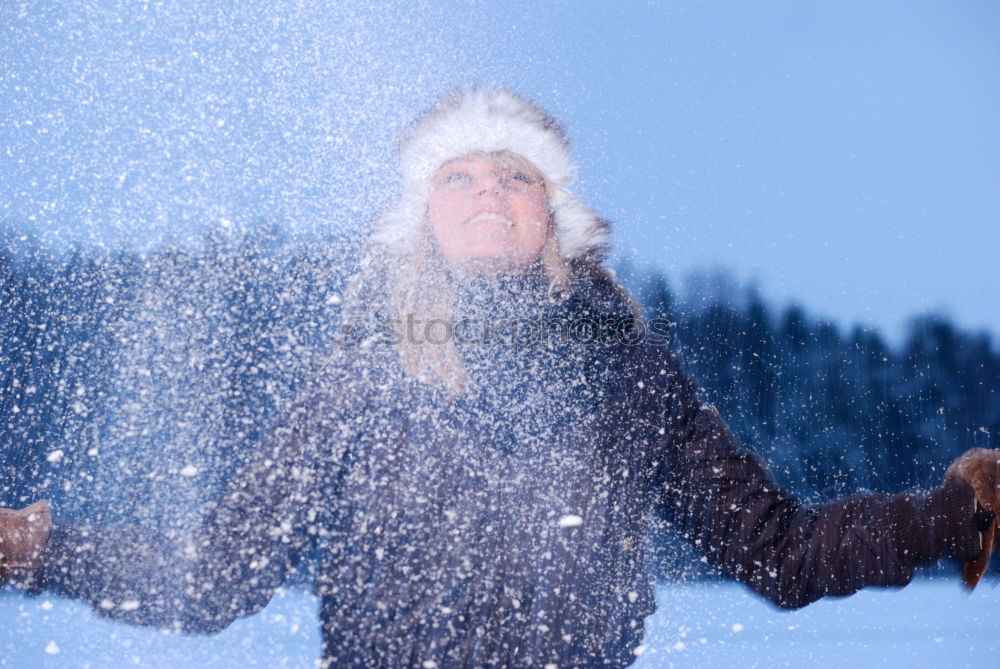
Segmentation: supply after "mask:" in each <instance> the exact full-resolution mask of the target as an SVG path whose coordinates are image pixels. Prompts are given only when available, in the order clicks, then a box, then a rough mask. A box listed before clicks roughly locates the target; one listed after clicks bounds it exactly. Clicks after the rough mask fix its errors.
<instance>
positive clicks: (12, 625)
mask: <svg viewBox="0 0 1000 669" xmlns="http://www.w3.org/2000/svg"><path fill="white" fill-rule="evenodd" d="M657 601H658V603H659V610H658V611H657V613H656V615H655V616H653V617H652V618H651V619H650V620H649V621H647V628H646V629H647V644H646V649H645V652H644V653H643V654H642V655H641V656H640V658H639V661H638V662H637V663H636V665H635V666H636V667H639V668H641V669H652V668H654V667H713V668H714V667H750V666H761V667H774V666H780V667H802V666H810V667H838V668H840V667H844V666H846V667H850V668H851V669H855V668H860V667H966V666H968V667H976V668H977V669H978V668H982V667H995V666H998V664H1000V590H997V589H996V587H995V586H994V585H993V584H991V583H987V584H985V585H982V586H980V588H979V589H978V590H977V591H976V592H975V593H973V594H972V595H966V594H965V593H963V592H962V590H961V588H960V586H959V585H958V582H957V579H955V580H947V581H945V580H937V581H927V580H923V581H918V582H917V583H915V584H913V585H911V586H910V587H908V588H905V589H903V590H888V591H887V590H879V589H869V590H867V591H863V592H861V593H859V594H857V595H855V596H853V597H849V598H844V599H830V600H826V601H821V602H818V603H816V604H813V605H812V606H809V607H806V608H805V609H802V610H800V611H794V612H789V611H781V610H778V609H776V608H774V607H772V606H771V605H769V604H766V603H764V602H763V601H762V600H760V599H759V598H757V597H756V596H754V595H752V594H750V593H749V592H748V591H747V590H746V589H744V588H743V587H742V586H739V585H735V584H732V583H696V584H691V585H665V586H662V587H661V588H659V590H658V591H657ZM317 610H318V606H317V601H316V599H315V597H313V596H312V595H311V594H309V593H308V592H306V591H304V590H301V589H291V590H285V591H281V592H279V594H278V595H277V596H276V597H275V599H274V600H272V602H271V603H270V604H269V605H268V607H267V608H266V609H264V610H263V611H262V612H260V613H258V614H257V615H255V616H251V617H250V618H246V619H243V620H239V621H237V622H235V623H234V624H233V625H232V626H230V627H229V628H228V629H226V630H225V631H224V632H222V633H221V634H219V635H217V636H214V637H193V636H179V635H176V634H169V633H165V632H160V631H156V630H149V629H143V628H136V627H131V626H127V625H121V624H117V623H112V622H108V621H106V620H104V619H102V618H100V617H99V616H97V615H96V614H94V613H92V612H91V611H90V609H89V608H88V607H86V606H85V605H83V604H80V603H78V602H68V601H63V600H59V599H56V598H51V597H46V596H44V595H43V596H41V597H35V598H28V597H24V596H21V595H19V594H16V593H12V592H5V593H4V594H3V595H0V621H2V622H0V666H3V667H18V668H21V667H24V668H31V669H35V668H44V667H94V668H104V667H123V666H139V667H171V668H172V667H177V666H187V667H206V668H207V667H212V668H213V669H214V668H219V667H268V668H270V667H310V666H312V665H313V663H314V661H315V659H316V658H317V657H318V655H319V647H320V639H319V629H318V624H317V619H316V616H317Z"/></svg>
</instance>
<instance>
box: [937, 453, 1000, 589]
mask: <svg viewBox="0 0 1000 669" xmlns="http://www.w3.org/2000/svg"><path fill="white" fill-rule="evenodd" d="M953 477H958V478H961V479H964V480H965V481H966V482H967V483H968V484H969V485H971V486H972V489H973V490H974V491H975V493H976V509H975V522H976V525H977V526H978V528H979V537H980V540H981V543H982V547H983V550H982V552H981V553H980V554H979V557H977V558H976V559H975V560H973V561H972V562H966V563H965V566H964V567H963V569H962V580H963V581H964V582H965V585H966V586H967V587H968V588H969V589H970V590H971V589H973V588H975V587H976V584H977V583H979V579H981V578H982V577H983V574H985V573H986V569H987V568H988V567H989V566H990V556H992V555H993V549H994V548H996V545H997V542H998V540H1000V536H998V533H1000V529H998V527H997V514H998V513H1000V450H988V449H985V448H973V449H970V450H968V451H966V452H965V453H963V454H962V455H960V456H959V457H958V459H957V460H955V461H954V462H953V463H951V466H950V467H948V471H947V473H946V474H945V479H950V478H953Z"/></svg>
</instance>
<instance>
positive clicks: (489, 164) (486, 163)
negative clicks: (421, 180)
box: [438, 151, 541, 177]
mask: <svg viewBox="0 0 1000 669" xmlns="http://www.w3.org/2000/svg"><path fill="white" fill-rule="evenodd" d="M455 167H463V168H476V167H478V168H483V169H503V170H519V171H522V172H528V173H530V174H532V175H533V176H537V177H541V173H540V172H539V171H538V170H537V169H536V168H535V166H534V165H532V164H531V163H530V162H528V161H527V160H526V159H525V158H523V157H521V156H519V155H518V154H516V153H511V152H510V151H494V152H492V153H469V154H466V155H464V156H461V157H459V158H455V159H453V160H449V161H448V162H446V163H444V164H443V165H441V167H440V168H439V169H438V172H442V171H444V170H446V169H449V168H451V169H454V168H455Z"/></svg>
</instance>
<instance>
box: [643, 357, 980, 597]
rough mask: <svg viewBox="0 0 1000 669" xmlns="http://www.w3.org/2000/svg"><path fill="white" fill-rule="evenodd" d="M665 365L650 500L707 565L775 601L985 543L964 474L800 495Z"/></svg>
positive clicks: (871, 580) (891, 575) (902, 573)
mask: <svg viewBox="0 0 1000 669" xmlns="http://www.w3.org/2000/svg"><path fill="white" fill-rule="evenodd" d="M661 367H662V365H661ZM664 373H665V375H666V376H667V377H668V379H667V383H666V386H665V388H664V391H663V396H664V398H665V399H664V401H663V402H661V404H660V406H661V409H662V412H663V413H662V414H661V415H660V417H659V420H660V421H661V422H660V424H661V430H660V431H661V433H662V435H663V436H662V437H661V442H660V449H658V453H657V458H658V460H659V461H658V462H657V464H656V465H655V466H656V469H655V472H654V487H653V494H654V497H653V499H654V505H656V506H657V508H658V510H659V511H660V513H661V514H662V515H663V516H664V517H665V518H666V519H667V520H668V521H669V522H671V524H673V525H674V526H675V527H676V528H677V529H678V530H679V531H680V532H681V534H682V535H683V536H684V537H685V538H686V539H688V540H689V541H691V542H692V543H694V544H695V545H696V547H698V548H699V549H700V550H702V551H704V553H705V554H706V556H707V558H708V560H709V561H710V562H711V563H713V564H715V565H717V566H718V567H719V568H720V569H721V570H722V571H723V572H724V573H726V574H728V575H729V576H732V577H733V578H736V579H738V580H740V581H743V582H744V583H746V584H748V585H749V586H750V587H751V588H752V589H753V590H755V591H756V592H758V593H759V594H761V595H763V596H764V597H766V598H768V599H770V600H771V601H773V602H775V603H776V604H778V605H779V606H782V607H788V608H796V607H800V606H805V605H806V604H809V603H810V602H813V601H815V600H817V599H819V598H820V597H823V596H826V595H848V594H851V593H853V592H856V591H857V590H859V589H861V588H863V587H865V586H867V585H882V586H891V585H905V584H907V583H909V581H910V579H911V578H912V577H913V574H914V571H915V569H916V567H918V566H919V565H922V564H928V563H932V562H936V561H937V560H939V559H940V558H941V557H943V556H945V555H948V556H951V557H956V558H959V559H962V560H970V559H973V558H974V557H975V555H976V554H977V553H978V552H979V550H980V543H979V534H978V531H977V529H976V526H975V522H974V520H973V505H974V501H973V492H972V488H971V487H970V486H969V485H968V484H967V483H964V482H960V481H959V482H952V483H948V484H945V485H942V486H940V487H938V488H935V489H933V490H930V491H921V490H908V491H905V492H902V493H900V494H897V495H888V494H862V495H855V496H852V497H847V498H844V499H839V500H836V501H833V502H830V503H828V504H823V505H821V506H816V507H813V506H807V505H804V504H802V503H800V502H799V501H797V500H796V499H794V498H793V497H791V496H790V495H788V494H787V493H786V492H785V491H783V490H782V489H781V487H780V486H779V485H778V484H777V483H776V482H775V480H774V478H773V476H772V475H771V473H770V472H769V471H768V469H767V468H766V467H765V466H764V464H763V463H762V462H761V460H760V459H759V458H758V457H757V456H756V455H754V454H753V453H751V452H749V451H748V450H746V449H744V448H743V447H742V446H740V445H739V444H738V443H737V441H736V439H735V438H734V437H733V435H732V434H731V433H730V430H729V428H728V427H727V426H726V424H725V423H724V422H723V420H722V419H721V418H720V417H719V414H718V411H716V409H715V407H713V406H711V405H709V404H703V403H702V402H700V401H699V399H698V397H697V393H696V390H695V388H694V385H693V383H692V382H691V380H690V379H688V378H687V377H686V376H685V375H684V373H683V372H682V371H681V370H680V367H679V365H678V363H677V362H676V360H675V359H674V358H673V357H672V356H671V357H670V358H669V360H668V364H667V366H666V369H665V370H664Z"/></svg>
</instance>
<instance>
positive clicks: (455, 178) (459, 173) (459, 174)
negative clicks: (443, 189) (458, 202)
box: [441, 170, 471, 184]
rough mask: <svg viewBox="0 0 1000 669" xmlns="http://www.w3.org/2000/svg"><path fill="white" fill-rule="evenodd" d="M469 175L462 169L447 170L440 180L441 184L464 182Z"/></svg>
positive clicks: (467, 179)
mask: <svg viewBox="0 0 1000 669" xmlns="http://www.w3.org/2000/svg"><path fill="white" fill-rule="evenodd" d="M470 178H471V177H470V176H469V173H468V172H466V171H464V170H454V171H452V172H449V173H448V174H447V176H445V178H444V179H442V180H441V183H442V184H453V183H465V182H467V181H469V179H470Z"/></svg>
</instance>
